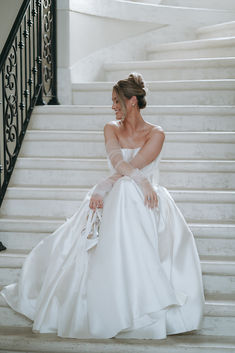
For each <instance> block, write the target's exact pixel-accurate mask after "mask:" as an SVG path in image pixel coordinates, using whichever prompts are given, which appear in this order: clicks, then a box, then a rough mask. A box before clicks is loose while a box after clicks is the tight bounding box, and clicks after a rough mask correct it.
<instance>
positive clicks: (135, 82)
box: [113, 72, 147, 115]
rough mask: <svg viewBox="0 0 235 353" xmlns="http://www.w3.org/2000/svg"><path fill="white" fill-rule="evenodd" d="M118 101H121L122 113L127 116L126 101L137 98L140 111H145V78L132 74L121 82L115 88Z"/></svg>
mask: <svg viewBox="0 0 235 353" xmlns="http://www.w3.org/2000/svg"><path fill="white" fill-rule="evenodd" d="M113 89H114V90H115V92H116V94H117V96H118V99H119V101H120V104H121V107H122V111H123V113H124V115H126V104H125V99H124V97H126V98H127V99H130V98H131V97H133V96H136V98H137V102H138V107H139V109H144V108H145V107H146V104H147V102H146V99H145V96H146V91H147V90H146V88H145V83H144V80H143V77H142V75H141V74H139V73H136V72H132V73H131V74H130V75H129V76H128V78H127V79H124V80H119V81H118V82H117V83H116V84H115V85H114V86H113Z"/></svg>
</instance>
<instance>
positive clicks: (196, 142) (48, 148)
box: [20, 130, 235, 160]
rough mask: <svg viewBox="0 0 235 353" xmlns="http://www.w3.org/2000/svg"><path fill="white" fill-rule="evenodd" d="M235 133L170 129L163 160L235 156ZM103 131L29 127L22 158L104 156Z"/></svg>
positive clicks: (232, 157)
mask: <svg viewBox="0 0 235 353" xmlns="http://www.w3.org/2000/svg"><path fill="white" fill-rule="evenodd" d="M234 147H235V132H166V138H165V143H164V146H163V151H162V159H194V160H199V159H200V160H201V159H207V160H208V159H211V160H218V159H223V160H226V159H229V160H231V159H235V148H234ZM105 155H106V154H105V146H104V136H103V132H102V131H71V130H69V131H56V130H54V131H53V130H51V131H49V130H40V131H37V130H28V131H27V132H26V135H25V138H24V143H23V145H22V147H21V151H20V157H53V158H58V157H59V158H104V157H105Z"/></svg>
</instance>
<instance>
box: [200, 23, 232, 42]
mask: <svg viewBox="0 0 235 353" xmlns="http://www.w3.org/2000/svg"><path fill="white" fill-rule="evenodd" d="M196 33H197V37H198V38H200V39H205V38H225V37H233V36H235V21H231V22H225V23H219V24H215V25H210V26H204V27H201V28H199V29H198V30H197V31H196Z"/></svg>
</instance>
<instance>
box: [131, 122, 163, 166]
mask: <svg viewBox="0 0 235 353" xmlns="http://www.w3.org/2000/svg"><path fill="white" fill-rule="evenodd" d="M164 140H165V134H164V131H163V130H162V129H159V128H158V127H156V128H153V130H152V131H151V135H150V136H149V139H148V140H147V141H146V142H145V144H144V146H143V147H142V148H141V149H140V150H139V151H138V153H137V154H136V155H135V157H134V158H133V159H132V160H131V161H130V164H131V165H132V166H133V167H134V168H139V169H142V168H144V167H145V166H146V165H148V164H149V163H151V162H152V161H153V160H154V159H155V158H157V156H158V155H159V153H160V152H161V150H162V146H163V143H164Z"/></svg>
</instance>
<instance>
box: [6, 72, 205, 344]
mask: <svg viewBox="0 0 235 353" xmlns="http://www.w3.org/2000/svg"><path fill="white" fill-rule="evenodd" d="M145 95H146V90H145V85H144V82H143V79H142V76H141V75H140V74H136V73H133V74H130V75H129V77H128V78H127V79H125V80H120V81H118V82H117V84H116V85H115V86H114V87H113V93H112V100H113V106H112V108H113V109H114V110H115V113H116V119H117V121H112V122H110V123H108V124H106V125H105V127H104V136H105V147H106V151H107V155H108V162H109V166H110V169H111V171H112V172H113V173H112V175H111V176H109V177H108V178H106V179H105V180H103V181H101V182H100V183H98V184H97V185H95V186H94V187H93V188H92V189H91V190H90V191H89V192H88V193H87V195H86V197H85V199H84V200H83V202H82V204H81V206H80V208H79V210H78V211H77V212H76V213H75V214H74V215H73V216H72V217H71V218H70V219H68V220H67V222H65V223H64V224H63V225H62V226H61V227H59V228H58V229H57V230H56V231H55V232H54V233H53V234H52V235H50V236H49V237H47V238H45V239H44V240H42V241H41V242H40V243H39V244H38V245H37V246H36V247H35V248H34V249H33V250H32V251H31V253H30V254H29V255H28V256H27V258H26V260H25V263H24V265H23V268H22V271H21V275H20V279H19V282H18V283H15V284H11V285H9V286H6V287H5V288H4V289H3V290H2V292H1V294H2V295H3V296H4V297H5V299H6V301H7V302H8V304H9V305H10V306H11V307H12V308H13V309H14V310H16V311H18V312H20V313H22V314H24V315H26V316H27V317H29V318H30V319H31V320H33V330H34V331H37V332H42V333H43V332H56V333H57V335H58V336H61V337H74V338H111V337H117V338H148V339H162V338H166V335H167V334H176V333H181V332H185V331H191V330H195V329H198V328H199V327H200V322H201V318H202V313H203V305H204V295H203V286H202V276H201V268H200V261H199V257H198V253H197V249H196V246H195V242H194V238H193V235H192V233H191V231H190V229H189V227H188V226H187V224H186V222H185V220H184V218H183V216H182V214H181V212H180V210H179V209H178V208H177V206H176V204H175V202H174V200H173V199H172V197H171V196H170V194H169V193H168V191H167V190H166V189H165V188H164V187H162V186H160V185H159V184H158V169H159V162H160V157H161V151H162V146H163V142H164V138H165V135H164V132H163V130H162V129H161V128H160V127H159V126H155V125H152V124H150V123H147V122H145V121H144V119H143V118H142V116H141V113H140V109H143V108H144V107H145V106H146V100H145Z"/></svg>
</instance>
